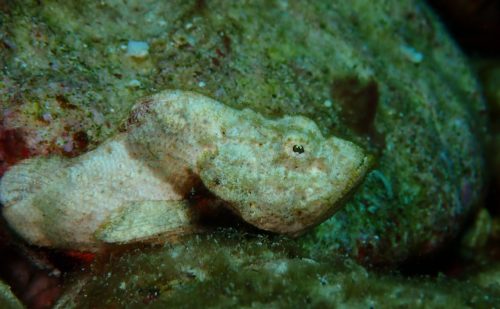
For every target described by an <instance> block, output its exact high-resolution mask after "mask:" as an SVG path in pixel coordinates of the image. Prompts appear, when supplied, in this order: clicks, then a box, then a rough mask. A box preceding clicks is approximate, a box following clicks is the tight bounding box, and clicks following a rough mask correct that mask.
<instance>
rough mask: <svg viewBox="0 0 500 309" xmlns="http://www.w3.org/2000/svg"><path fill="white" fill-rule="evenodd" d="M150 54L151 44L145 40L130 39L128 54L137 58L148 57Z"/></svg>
mask: <svg viewBox="0 0 500 309" xmlns="http://www.w3.org/2000/svg"><path fill="white" fill-rule="evenodd" d="M148 55H149V44H148V43H147V42H144V41H128V44H127V56H129V57H132V58H137V59H143V58H146V57H147V56H148Z"/></svg>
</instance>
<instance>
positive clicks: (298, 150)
mask: <svg viewBox="0 0 500 309" xmlns="http://www.w3.org/2000/svg"><path fill="white" fill-rule="evenodd" d="M292 150H293V152H296V153H298V154H301V153H303V152H304V151H305V150H304V146H302V145H293V148H292Z"/></svg>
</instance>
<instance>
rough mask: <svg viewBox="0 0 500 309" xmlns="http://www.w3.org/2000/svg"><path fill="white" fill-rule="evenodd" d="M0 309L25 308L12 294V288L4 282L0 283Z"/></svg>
mask: <svg viewBox="0 0 500 309" xmlns="http://www.w3.org/2000/svg"><path fill="white" fill-rule="evenodd" d="M0 308H8V309H18V308H24V306H23V305H21V302H20V301H19V299H17V297H16V296H14V294H13V293H12V291H11V289H10V287H9V286H8V285H7V284H5V283H4V282H3V281H0Z"/></svg>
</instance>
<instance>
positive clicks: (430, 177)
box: [0, 0, 483, 262]
mask: <svg viewBox="0 0 500 309" xmlns="http://www.w3.org/2000/svg"><path fill="white" fill-rule="evenodd" d="M0 9H1V21H2V23H1V25H0V27H1V28H0V31H1V36H0V40H1V43H2V44H0V46H1V48H0V59H1V60H0V63H1V64H2V71H1V72H2V73H1V74H2V77H1V79H0V82H1V87H0V88H1V90H0V102H1V106H2V112H3V114H2V115H3V116H2V117H3V119H2V127H1V130H0V139H2V140H3V141H6V142H9V144H8V145H15V146H16V147H15V149H19V150H20V151H12V150H11V149H13V148H12V147H6V146H3V148H1V149H0V155H1V156H2V160H3V163H2V164H3V165H2V168H3V169H5V168H6V167H7V166H9V165H10V164H13V163H15V162H16V161H17V160H19V159H20V158H25V157H28V156H31V155H34V154H46V153H63V154H67V155H70V156H73V155H76V154H78V153H80V152H82V151H84V150H86V149H87V148H89V147H95V146H96V145H97V144H99V143H100V142H102V141H103V140H104V139H105V138H106V137H109V136H111V135H113V134H114V133H116V131H117V129H118V127H119V125H120V123H121V121H122V120H123V119H124V118H126V115H127V114H128V112H129V110H130V108H131V106H132V104H133V102H134V101H135V100H136V99H137V98H139V97H142V96H144V95H147V94H151V93H155V92H157V91H159V90H163V89H181V90H190V91H194V92H197V93H200V94H204V95H206V96H208V97H211V98H214V99H215V100H217V101H219V102H222V103H224V104H227V105H230V106H232V107H234V108H237V109H243V108H251V109H253V110H254V111H256V112H258V113H261V114H263V115H265V116H267V117H276V116H283V115H303V116H306V117H308V118H310V119H312V120H314V121H315V122H316V124H317V125H318V127H319V129H320V130H321V132H322V133H323V135H325V136H328V135H330V134H335V135H337V136H341V137H342V138H344V139H347V140H350V141H353V142H355V143H357V144H360V145H362V146H363V147H364V148H365V149H367V150H368V151H370V152H372V153H373V154H374V155H375V156H376V158H377V166H376V169H375V170H374V171H373V172H372V173H370V174H369V175H368V176H367V178H366V180H365V182H364V183H363V184H362V186H361V187H360V189H359V190H358V192H357V193H356V194H355V195H354V197H353V198H352V199H351V200H350V201H349V202H348V203H347V206H346V207H345V208H344V210H342V211H340V212H338V213H337V214H336V215H335V216H333V217H332V218H331V219H329V220H328V221H327V222H325V223H323V224H322V225H320V226H319V228H317V229H315V230H313V231H312V232H311V234H310V237H309V238H305V239H304V245H305V246H306V247H308V248H312V249H319V250H321V251H341V252H346V253H348V254H349V255H351V256H354V257H357V258H358V259H359V260H363V261H367V262H396V261H400V260H402V259H405V258H406V257H408V256H409V255H415V254H422V253H426V252H429V251H432V250H433V249H435V248H436V247H438V246H439V245H440V244H441V243H442V242H443V241H444V240H446V239H447V238H449V237H452V236H453V235H454V234H455V233H456V232H457V231H458V230H459V229H460V226H461V222H462V221H463V219H464V218H465V217H466V216H467V214H468V213H469V212H470V210H471V209H472V208H473V205H474V204H475V203H476V202H477V201H478V199H479V198H480V196H481V190H482V185H483V182H482V177H483V160H482V157H481V155H482V150H481V134H482V131H483V127H482V117H483V114H482V110H483V103H482V101H481V98H480V94H479V91H478V87H477V85H476V82H475V80H474V78H473V76H472V75H471V72H470V70H469V68H468V66H467V64H466V61H465V59H464V57H463V56H462V54H461V53H460V51H459V50H458V49H457V47H456V46H455V45H454V44H453V42H452V41H451V40H450V38H449V37H448V35H447V34H446V32H445V31H444V29H443V27H442V26H441V25H440V24H439V22H438V21H437V20H436V18H435V17H434V16H433V14H432V13H431V12H430V11H429V10H428V9H427V8H426V6H425V5H424V4H423V3H421V2H420V1H413V0H405V1H389V0H386V1H376V2H375V1H365V0H355V1H314V2H312V3H311V2H292V1H290V2H289V1H278V0H276V1H241V2H236V1H222V0H220V1H194V0H193V1H181V0H179V1H127V4H124V3H123V2H122V1H114V0H109V1H98V2H94V1H89V2H81V1H77V2H71V1H70V2H68V1H48V2H45V1H44V2H39V1H27V0H26V1H16V2H14V1H10V2H9V1H7V2H3V3H2V5H1V6H0ZM137 42H142V43H140V44H139V45H140V46H142V49H141V51H140V53H139V54H140V55H141V56H140V57H137V56H134V55H137V54H138V53H137V52H134V53H132V52H130V50H131V48H130V46H139V45H138V44H137ZM14 137H15V138H14ZM14 141H15V142H14ZM4 145H7V144H6V143H5V144H4ZM21 150H22V151H21Z"/></svg>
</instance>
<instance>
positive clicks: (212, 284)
mask: <svg viewBox="0 0 500 309" xmlns="http://www.w3.org/2000/svg"><path fill="white" fill-rule="evenodd" d="M100 263H103V261H101V262H100ZM104 263H105V264H106V265H107V266H106V267H104V268H102V264H101V265H99V263H97V264H94V266H93V267H92V273H91V274H90V275H89V274H84V275H82V276H80V277H79V278H78V277H76V278H73V279H72V280H73V281H74V283H73V286H71V287H70V288H69V291H70V293H69V294H66V296H65V297H64V299H62V300H60V301H59V303H58V305H57V306H56V307H57V308H67V307H94V308H95V307H107V306H119V307H122V306H126V307H128V308H139V307H142V306H144V305H145V304H147V305H148V306H149V307H152V308H165V307H168V308H199V307H203V308H234V307H244V308H250V307H266V308H290V307H303V308H325V307H326V308H336V307H339V306H348V307H364V308H371V307H373V308H379V307H382V308H401V307H412V308H414V307H425V308H429V307H432V308H440V307H450V306H451V307H453V308H467V307H474V308H489V307H491V306H494V305H495V304H497V303H498V302H499V301H500V294H499V293H498V290H496V289H495V287H494V286H480V285H478V284H476V283H471V282H467V281H466V280H463V281H457V280H453V279H449V278H446V277H444V276H438V277H437V278H430V277H421V278H405V277H403V276H401V275H398V274H380V273H377V272H375V271H371V270H367V269H365V268H363V267H362V266H359V265H357V264H356V263H354V262H353V261H351V260H348V259H347V260H346V259H345V258H342V257H340V256H335V257H334V256H332V255H331V254H325V253H323V254H321V255H316V256H314V257H312V256H310V255H309V253H307V252H305V251H303V250H302V249H301V248H299V247H297V246H296V245H294V244H293V243H291V242H290V241H289V240H286V239H279V238H278V239H276V238H274V239H271V238H269V237H267V236H256V235H250V234H246V235H245V234H241V233H238V232H235V231H231V230H224V231H219V232H216V233H214V234H212V235H210V236H201V237H194V238H191V239H188V240H185V241H184V242H183V243H182V244H176V245H166V246H164V247H158V248H149V249H144V248H143V249H140V250H135V251H132V252H130V253H127V254H125V255H122V256H119V257H111V258H110V260H108V261H105V262H104Z"/></svg>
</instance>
